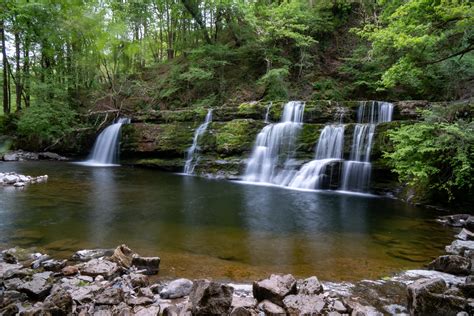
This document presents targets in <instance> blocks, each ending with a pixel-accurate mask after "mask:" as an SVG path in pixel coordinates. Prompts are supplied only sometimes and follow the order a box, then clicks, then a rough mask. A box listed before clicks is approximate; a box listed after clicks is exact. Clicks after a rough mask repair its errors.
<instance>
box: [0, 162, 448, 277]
mask: <svg viewBox="0 0 474 316" xmlns="http://www.w3.org/2000/svg"><path fill="white" fill-rule="evenodd" d="M0 171H16V172H19V173H23V174H28V175H33V176H36V175H41V174H48V175H49V180H48V182H47V183H44V184H34V185H30V186H28V187H26V188H25V189H17V188H12V187H4V188H2V187H0V247H8V246H13V245H18V246H22V247H30V246H34V247H38V248H39V249H40V250H43V251H46V252H47V253H49V254H52V255H55V256H58V257H69V256H70V255H71V254H72V253H73V252H74V251H76V250H79V249H83V248H94V247H114V246H116V245H118V244H121V243H126V244H127V245H129V246H130V247H131V248H132V249H134V250H136V251H137V252H139V253H140V254H143V255H159V256H160V257H161V259H162V264H161V269H162V270H161V272H160V276H161V277H164V278H172V277H175V276H180V277H190V278H200V277H208V278H209V277H211V278H214V279H219V280H234V281H249V280H255V279H258V278H261V277H264V276H267V275H268V274H269V273H277V272H278V273H292V274H294V275H296V276H301V277H303V276H310V275H317V276H318V277H319V278H320V279H323V280H333V281H337V280H358V279H363V278H379V277H384V276H387V275H390V274H392V273H395V272H398V271H400V270H403V269H411V268H419V267H422V266H423V265H424V264H426V263H428V262H429V261H430V260H431V259H432V258H434V257H435V256H437V255H440V254H441V253H442V252H443V248H444V246H445V245H446V244H448V243H450V241H451V240H450V239H451V238H452V235H453V231H452V230H450V229H447V228H444V227H442V226H440V225H439V224H437V223H435V222H434V221H433V218H434V217H435V216H436V213H434V212H433V211H431V210H429V211H428V210H425V209H421V208H415V207H412V206H409V205H407V204H404V203H401V202H399V201H396V200H392V199H386V198H380V197H370V196H360V195H359V196H358V195H348V194H339V193H337V192H302V191H292V190H288V189H282V188H278V187H266V186H255V185H246V184H242V183H235V182H229V181H223V180H211V179H203V178H198V177H188V176H182V175H175V174H170V173H163V172H159V171H154V170H145V169H135V168H128V167H117V168H99V167H96V168H91V167H86V166H81V165H77V164H72V163H56V162H55V163H49V162H24V163H0Z"/></svg>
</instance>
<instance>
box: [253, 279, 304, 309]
mask: <svg viewBox="0 0 474 316" xmlns="http://www.w3.org/2000/svg"><path fill="white" fill-rule="evenodd" d="M296 292H297V291H296V280H295V278H294V277H293V276H292V275H291V274H287V275H277V274H272V275H271V276H270V278H268V279H264V280H261V281H258V282H254V283H253V296H254V297H255V298H256V299H257V301H259V302H260V301H263V300H269V301H270V302H272V303H274V304H277V305H279V306H283V299H284V298H285V296H287V295H290V294H296Z"/></svg>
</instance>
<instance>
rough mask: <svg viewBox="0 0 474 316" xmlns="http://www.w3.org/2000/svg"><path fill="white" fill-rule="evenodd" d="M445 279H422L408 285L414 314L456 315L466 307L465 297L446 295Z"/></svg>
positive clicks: (410, 306)
mask: <svg viewBox="0 0 474 316" xmlns="http://www.w3.org/2000/svg"><path fill="white" fill-rule="evenodd" d="M445 291H446V283H445V282H444V280H443V279H440V278H437V279H420V280H417V281H415V282H413V283H412V284H410V285H409V286H408V310H409V311H410V314H412V315H456V314H457V313H458V312H461V311H463V310H464V309H465V305H466V301H465V299H464V298H461V297H458V296H453V295H446V294H444V292H445Z"/></svg>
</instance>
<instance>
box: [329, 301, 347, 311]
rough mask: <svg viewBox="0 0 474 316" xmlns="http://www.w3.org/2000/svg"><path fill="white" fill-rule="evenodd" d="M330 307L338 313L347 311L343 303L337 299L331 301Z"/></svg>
mask: <svg viewBox="0 0 474 316" xmlns="http://www.w3.org/2000/svg"><path fill="white" fill-rule="evenodd" d="M331 309H332V310H334V311H336V312H338V313H345V312H347V308H346V306H345V305H344V303H342V302H341V301H339V300H336V301H334V302H332V304H331Z"/></svg>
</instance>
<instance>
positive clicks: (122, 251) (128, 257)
mask: <svg viewBox="0 0 474 316" xmlns="http://www.w3.org/2000/svg"><path fill="white" fill-rule="evenodd" d="M134 255H135V253H134V252H133V251H132V249H130V248H129V247H127V245H120V246H118V247H117V248H115V250H114V253H113V254H112V256H110V258H109V260H110V261H113V262H115V263H117V264H118V265H120V266H122V267H124V268H127V269H128V268H130V267H131V266H132V260H133V256H134Z"/></svg>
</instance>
